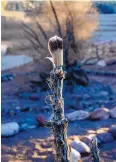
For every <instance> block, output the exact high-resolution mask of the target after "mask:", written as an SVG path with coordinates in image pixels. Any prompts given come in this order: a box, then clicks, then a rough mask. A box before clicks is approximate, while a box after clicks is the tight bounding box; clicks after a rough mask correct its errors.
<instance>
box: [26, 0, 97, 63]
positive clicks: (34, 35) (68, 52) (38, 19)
mask: <svg viewBox="0 0 116 162" xmlns="http://www.w3.org/2000/svg"><path fill="white" fill-rule="evenodd" d="M41 3H42V7H41V13H40V12H39V11H37V12H34V13H35V15H33V17H32V23H33V28H32V29H31V28H29V27H28V26H25V27H24V31H25V33H26V34H27V35H26V36H27V39H28V40H29V41H30V42H31V44H32V46H33V47H34V49H35V51H36V52H34V53H33V54H31V56H32V57H33V59H34V60H35V61H38V60H39V59H40V58H44V57H45V56H47V55H48V50H47V42H48V39H49V38H50V37H51V36H53V35H58V36H60V37H62V38H63V40H64V57H65V64H66V65H68V64H69V63H70V62H72V61H74V60H75V59H76V60H77V61H78V62H81V61H82V60H83V59H84V56H85V54H86V49H87V40H88V38H90V37H91V36H92V33H93V32H94V31H95V29H96V27H97V12H96V9H95V8H94V7H93V5H92V2H91V1H89V0H88V1H85V2H81V1H77V2H73V1H72V2H70V1H59V2H58V1H46V2H45V1H44V2H41ZM69 60H70V61H69Z"/></svg>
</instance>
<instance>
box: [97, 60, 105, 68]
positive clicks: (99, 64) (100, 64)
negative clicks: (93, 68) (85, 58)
mask: <svg viewBox="0 0 116 162" xmlns="http://www.w3.org/2000/svg"><path fill="white" fill-rule="evenodd" d="M97 65H98V66H101V67H105V66H106V65H107V64H106V62H105V60H100V61H98V62H97Z"/></svg>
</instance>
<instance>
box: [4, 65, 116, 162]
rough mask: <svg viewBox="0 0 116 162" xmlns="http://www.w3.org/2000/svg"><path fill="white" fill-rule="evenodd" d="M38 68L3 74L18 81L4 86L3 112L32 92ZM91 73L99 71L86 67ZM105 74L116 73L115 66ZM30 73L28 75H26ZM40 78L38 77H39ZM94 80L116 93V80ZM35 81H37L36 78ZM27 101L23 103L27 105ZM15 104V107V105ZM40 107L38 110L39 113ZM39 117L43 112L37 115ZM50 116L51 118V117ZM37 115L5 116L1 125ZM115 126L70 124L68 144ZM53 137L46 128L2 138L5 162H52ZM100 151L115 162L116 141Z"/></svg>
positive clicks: (104, 158)
mask: <svg viewBox="0 0 116 162" xmlns="http://www.w3.org/2000/svg"><path fill="white" fill-rule="evenodd" d="M34 68H35V66H34V65H33V64H28V65H25V66H22V67H19V68H15V69H11V70H10V71H9V70H7V71H3V72H2V73H4V74H5V73H9V72H12V73H13V74H14V75H15V76H16V77H15V79H13V80H12V81H8V82H3V83H2V109H5V110H7V109H10V108H13V106H14V107H16V104H19V103H20V102H21V101H20V99H19V98H18V97H17V96H16V93H17V92H19V91H26V90H29V87H30V84H29V81H30V80H31V79H32V78H33V77H34V76H33V75H32V74H31V73H30V71H33V70H34ZM84 68H88V69H91V68H92V69H93V68H94V69H96V67H95V66H90V67H84ZM101 70H106V71H108V70H109V71H116V65H113V66H109V67H105V68H101ZM28 72H29V75H26V74H27V73H28ZM37 78H38V76H37ZM89 78H90V79H91V80H99V81H100V82H101V83H104V84H106V83H107V84H110V85H111V86H112V88H113V89H114V90H116V78H115V77H108V76H107V77H106V76H92V75H89ZM35 79H36V78H35ZM25 102H27V101H24V103H25ZM14 103H15V104H14ZM40 108H41V107H39V108H38V109H40ZM38 114H40V111H38ZM48 115H49V116H50V115H51V114H48ZM36 116H37V112H26V113H21V114H20V113H19V114H17V115H16V116H13V117H10V116H8V115H3V116H2V123H6V122H8V121H19V120H20V119H24V118H26V117H27V118H31V117H34V118H35V117H36ZM115 123H116V120H115V119H107V120H102V121H88V120H85V121H76V122H71V123H69V127H68V140H69V142H70V141H72V140H74V139H78V138H81V136H83V135H86V134H90V132H92V131H93V132H94V133H95V132H96V131H97V130H99V129H102V130H104V129H106V128H109V127H110V126H112V125H114V124H115ZM52 148H53V137H52V135H51V133H50V130H49V129H47V128H44V127H39V128H36V129H29V130H27V131H24V132H20V133H19V134H17V135H16V136H13V137H9V138H2V146H1V150H2V155H1V161H2V162H52V161H53V156H52V153H53V149H52ZM99 148H100V157H101V159H102V160H101V161H102V162H116V141H113V142H110V143H106V144H102V145H100V146H99ZM87 161H88V162H89V161H90V159H89V157H83V162H87Z"/></svg>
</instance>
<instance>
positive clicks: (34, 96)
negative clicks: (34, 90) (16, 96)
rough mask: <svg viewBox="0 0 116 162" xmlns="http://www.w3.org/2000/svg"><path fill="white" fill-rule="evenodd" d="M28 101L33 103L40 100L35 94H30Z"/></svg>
mask: <svg viewBox="0 0 116 162" xmlns="http://www.w3.org/2000/svg"><path fill="white" fill-rule="evenodd" d="M29 99H30V100H34V101H35V100H39V99H40V98H39V96H38V95H37V94H32V95H30V97H29Z"/></svg>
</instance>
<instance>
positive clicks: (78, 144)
mask: <svg viewBox="0 0 116 162" xmlns="http://www.w3.org/2000/svg"><path fill="white" fill-rule="evenodd" d="M71 147H72V148H73V149H75V150H76V151H78V152H80V153H81V154H89V153H90V148H89V146H87V145H86V144H85V143H84V142H82V141H79V140H75V141H72V142H71Z"/></svg>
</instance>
